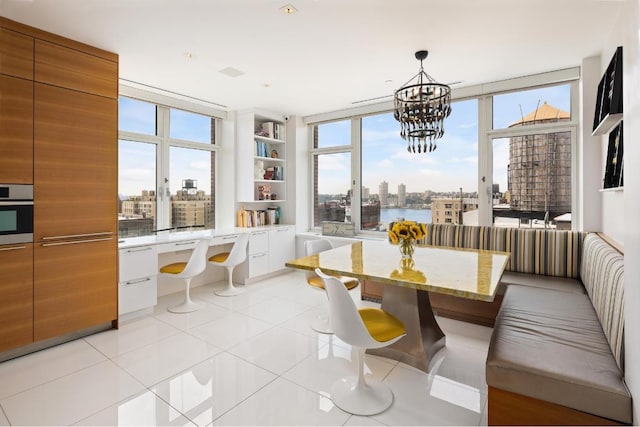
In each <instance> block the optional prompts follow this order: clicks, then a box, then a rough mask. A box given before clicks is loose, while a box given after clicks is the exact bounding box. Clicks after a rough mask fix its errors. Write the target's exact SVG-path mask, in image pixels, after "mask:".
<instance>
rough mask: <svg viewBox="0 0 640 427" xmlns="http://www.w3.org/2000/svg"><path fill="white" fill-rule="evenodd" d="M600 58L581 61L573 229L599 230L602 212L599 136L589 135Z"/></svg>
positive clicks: (599, 74) (593, 57) (599, 76)
mask: <svg viewBox="0 0 640 427" xmlns="http://www.w3.org/2000/svg"><path fill="white" fill-rule="evenodd" d="M601 68H602V66H601V57H600V55H598V56H592V57H589V58H585V59H583V60H582V66H581V69H580V120H581V123H580V129H579V141H580V142H579V144H578V149H577V150H576V151H577V155H578V171H577V175H578V182H577V186H578V188H577V191H576V194H577V198H578V200H577V204H576V205H577V211H578V212H580V215H576V217H577V218H578V222H577V224H575V229H576V230H581V231H601V230H602V210H601V209H600V206H601V200H600V199H601V193H600V191H599V190H600V188H601V187H602V177H603V176H604V175H603V174H600V169H601V168H602V164H603V160H602V154H601V153H602V150H601V137H599V136H593V135H591V132H592V128H593V112H594V111H595V105H596V98H597V95H598V83H599V82H600V79H601V78H602V71H601Z"/></svg>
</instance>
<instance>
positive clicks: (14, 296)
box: [0, 243, 33, 352]
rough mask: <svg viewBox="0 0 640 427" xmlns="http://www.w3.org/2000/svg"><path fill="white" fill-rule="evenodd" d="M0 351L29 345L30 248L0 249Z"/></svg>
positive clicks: (7, 246)
mask: <svg viewBox="0 0 640 427" xmlns="http://www.w3.org/2000/svg"><path fill="white" fill-rule="evenodd" d="M0 266H2V276H3V278H2V283H1V284H0V352H2V351H5V350H10V349H13V348H17V347H20V346H23V345H27V344H30V343H31V342H33V245H32V244H30V243H28V244H16V245H3V246H0Z"/></svg>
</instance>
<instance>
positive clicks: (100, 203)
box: [34, 83, 118, 268]
mask: <svg viewBox="0 0 640 427" xmlns="http://www.w3.org/2000/svg"><path fill="white" fill-rule="evenodd" d="M117 102H118V101H117V100H116V99H109V98H103V97H100V96H95V95H89V94H85V93H81V92H76V91H72V90H68V89H62V88H59V87H53V86H48V85H44V84H40V83H36V84H35V118H34V120H35V135H34V164H35V170H34V199H35V201H36V202H35V205H34V217H35V223H34V239H35V240H34V241H36V242H37V241H40V240H41V239H42V238H43V237H53V236H62V235H76V234H90V233H99V232H108V231H109V232H113V233H116V234H117V179H118V171H117V165H118V158H117V155H118V153H117V147H118V145H117V144H118V141H117V136H118V135H117V112H118V104H117ZM114 265H115V264H114ZM114 268H115V267H114Z"/></svg>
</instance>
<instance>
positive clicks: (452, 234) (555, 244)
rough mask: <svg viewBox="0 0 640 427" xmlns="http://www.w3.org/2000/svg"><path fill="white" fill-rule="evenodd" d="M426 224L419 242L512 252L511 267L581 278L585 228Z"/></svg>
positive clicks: (524, 271) (508, 267)
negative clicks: (571, 229)
mask: <svg viewBox="0 0 640 427" xmlns="http://www.w3.org/2000/svg"><path fill="white" fill-rule="evenodd" d="M426 226H427V236H426V237H425V238H424V239H422V240H420V241H419V242H418V243H420V244H425V245H433V246H446V247H453V248H471V249H489V250H494V251H505V252H510V253H511V258H510V260H509V264H507V270H509V271H515V272H518V273H531V274H540V275H545V276H554V277H568V278H572V279H579V278H580V258H581V256H582V242H583V240H584V236H585V233H583V232H578V231H570V230H545V229H536V228H503V227H485V226H474V225H456V224H426Z"/></svg>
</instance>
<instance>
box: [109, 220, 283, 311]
mask: <svg viewBox="0 0 640 427" xmlns="http://www.w3.org/2000/svg"><path fill="white" fill-rule="evenodd" d="M241 233H251V236H250V237H249V247H248V250H247V251H248V255H247V261H246V262H245V263H243V264H241V265H240V266H238V267H236V269H234V281H236V282H240V283H250V282H251V281H252V280H257V278H261V277H263V276H265V275H269V274H275V273H278V272H280V271H281V270H283V269H285V266H284V263H285V261H286V260H289V259H291V258H293V257H294V256H295V227H294V226H292V225H272V226H265V227H260V228H230V229H218V230H199V231H184V232H174V233H169V232H162V233H158V234H157V235H153V236H141V237H131V238H126V239H120V240H119V241H118V247H119V250H120V259H119V265H120V269H119V291H118V314H119V315H120V316H122V315H125V314H128V313H132V312H135V311H138V310H143V309H147V308H150V307H153V306H155V305H156V304H157V300H158V294H159V292H158V287H159V286H161V288H167V289H166V290H167V292H162V293H161V294H166V293H171V292H172V291H177V290H178V289H175V290H173V288H172V287H171V286H174V285H175V284H174V283H169V282H167V283H165V282H163V281H162V279H161V280H160V283H159V282H158V271H159V267H160V265H161V264H162V265H164V264H165V263H170V262H176V261H186V260H188V258H189V256H190V255H191V250H192V249H193V248H194V247H195V246H196V243H197V242H198V240H200V239H211V245H210V246H211V248H210V250H209V255H213V254H214V253H218V252H226V251H229V250H230V249H231V247H232V243H233V242H235V240H236V239H237V238H238V236H239V235H240V234H241ZM212 269H214V268H213V267H212ZM215 270H219V271H216V272H215V273H211V275H210V276H205V277H203V278H199V279H200V280H194V282H193V286H198V285H201V284H203V283H206V282H207V281H209V282H210V281H216V280H221V279H222V278H223V277H221V276H220V275H222V274H224V271H223V269H215ZM216 274H217V275H218V276H217V277H216V276H215V275H216Z"/></svg>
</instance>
